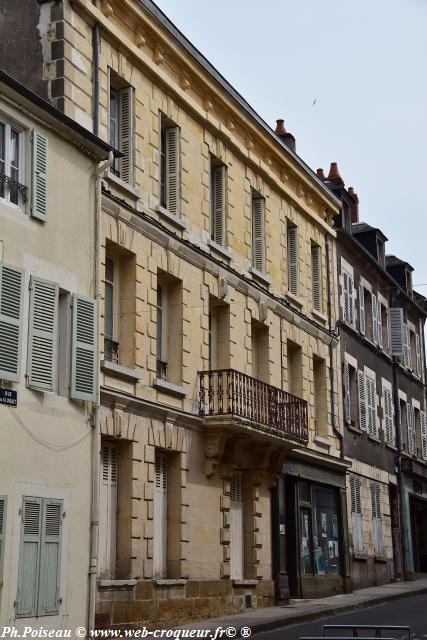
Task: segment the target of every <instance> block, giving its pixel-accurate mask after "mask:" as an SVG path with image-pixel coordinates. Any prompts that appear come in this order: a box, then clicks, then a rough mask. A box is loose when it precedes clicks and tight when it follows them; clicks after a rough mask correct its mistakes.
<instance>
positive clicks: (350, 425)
mask: <svg viewBox="0 0 427 640" xmlns="http://www.w3.org/2000/svg"><path fill="white" fill-rule="evenodd" d="M345 426H346V428H347V429H348V430H349V431H353V433H357V435H358V436H361V435H363V434H364V433H366V431H362V429H359V428H358V427H355V426H354V425H352V424H346V425H345Z"/></svg>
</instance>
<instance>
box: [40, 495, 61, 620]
mask: <svg viewBox="0 0 427 640" xmlns="http://www.w3.org/2000/svg"><path fill="white" fill-rule="evenodd" d="M62 512H63V508H62V500H53V499H49V498H44V500H43V514H42V535H41V548H40V577H39V595H38V606H37V615H38V616H46V615H54V614H56V613H58V611H59V605H60V603H61V599H60V568H61V543H62Z"/></svg>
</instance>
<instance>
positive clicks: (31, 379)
mask: <svg viewBox="0 0 427 640" xmlns="http://www.w3.org/2000/svg"><path fill="white" fill-rule="evenodd" d="M58 295H59V287H58V285H57V284H56V283H54V282H49V281H47V280H42V279H41V278H34V277H32V278H31V285H30V320H29V333H28V362H27V376H28V386H30V387H33V388H35V389H41V390H43V391H55V390H56V386H57V380H56V377H57V352H58Z"/></svg>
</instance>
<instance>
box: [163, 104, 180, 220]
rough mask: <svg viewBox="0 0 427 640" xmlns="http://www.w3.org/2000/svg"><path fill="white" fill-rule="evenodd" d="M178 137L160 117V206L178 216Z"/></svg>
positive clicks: (167, 120)
mask: <svg viewBox="0 0 427 640" xmlns="http://www.w3.org/2000/svg"><path fill="white" fill-rule="evenodd" d="M179 146H180V135H179V127H177V126H176V125H175V124H174V123H173V122H172V121H171V120H169V118H166V116H163V115H162V116H161V133H160V204H161V206H162V207H164V208H165V209H167V210H168V211H169V212H170V213H173V214H175V215H179V214H180V177H179V175H180V153H179Z"/></svg>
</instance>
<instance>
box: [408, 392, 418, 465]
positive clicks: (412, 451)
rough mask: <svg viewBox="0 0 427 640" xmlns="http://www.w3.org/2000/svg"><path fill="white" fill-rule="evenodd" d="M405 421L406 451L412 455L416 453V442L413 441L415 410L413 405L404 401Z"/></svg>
mask: <svg viewBox="0 0 427 640" xmlns="http://www.w3.org/2000/svg"><path fill="white" fill-rule="evenodd" d="M406 422H407V430H408V451H409V453H410V454H411V455H412V456H414V455H415V453H416V443H415V410H414V407H413V406H412V405H411V404H409V402H407V403H406Z"/></svg>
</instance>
